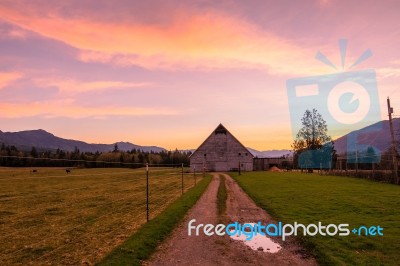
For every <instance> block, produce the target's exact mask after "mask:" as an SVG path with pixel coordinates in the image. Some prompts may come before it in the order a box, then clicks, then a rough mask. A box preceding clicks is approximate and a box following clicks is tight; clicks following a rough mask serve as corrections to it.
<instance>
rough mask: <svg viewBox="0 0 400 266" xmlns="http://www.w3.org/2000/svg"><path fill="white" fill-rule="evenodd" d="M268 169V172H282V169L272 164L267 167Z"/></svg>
mask: <svg viewBox="0 0 400 266" xmlns="http://www.w3.org/2000/svg"><path fill="white" fill-rule="evenodd" d="M268 171H270V172H282V169H279V168H278V167H276V166H272V167H271V168H269V170H268Z"/></svg>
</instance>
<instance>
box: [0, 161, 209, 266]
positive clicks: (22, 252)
mask: <svg viewBox="0 0 400 266" xmlns="http://www.w3.org/2000/svg"><path fill="white" fill-rule="evenodd" d="M180 171H181V170H180V169H178V168H175V169H171V168H169V169H166V168H164V169H154V168H153V169H150V214H151V215H150V218H153V217H155V216H156V215H157V214H159V213H160V212H161V211H162V210H164V209H165V208H166V207H167V206H168V205H169V204H170V203H171V202H173V201H174V200H176V199H177V198H178V197H179V196H180V195H181V172H180ZM200 178H201V176H200V175H198V176H197V179H198V180H199V179H200ZM184 185H185V190H187V189H188V188H190V187H192V186H193V185H194V178H193V174H188V173H185V174H184ZM145 189H146V174H145V171H144V169H136V170H132V169H74V170H72V173H70V174H66V173H65V170H64V169H57V168H41V169H38V172H37V173H31V172H30V169H23V168H0V229H1V232H2V233H1V235H0V261H2V263H3V264H6V265H9V264H24V265H25V264H35V265H44V264H53V265H59V264H63V265H77V264H92V263H95V262H97V261H99V260H100V259H101V258H102V257H104V256H105V255H106V254H107V253H109V252H110V251H111V250H112V249H113V248H114V247H116V246H117V245H118V244H120V243H122V242H123V241H124V240H126V239H127V238H128V237H129V236H130V235H131V234H132V233H134V232H135V231H136V230H137V229H138V227H140V226H141V225H142V224H144V223H145V221H146V190H145Z"/></svg>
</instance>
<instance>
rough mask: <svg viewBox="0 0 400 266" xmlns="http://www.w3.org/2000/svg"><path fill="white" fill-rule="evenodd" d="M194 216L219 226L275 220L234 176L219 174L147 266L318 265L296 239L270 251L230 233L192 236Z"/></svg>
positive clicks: (197, 219) (146, 263)
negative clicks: (222, 204)
mask: <svg viewBox="0 0 400 266" xmlns="http://www.w3.org/2000/svg"><path fill="white" fill-rule="evenodd" d="M220 175H224V176H225V185H226V188H227V193H228V198H227V209H226V215H224V216H223V217H219V216H218V210H217V192H218V187H219V183H220ZM192 219H196V222H195V223H194V225H198V224H200V223H202V224H208V223H210V224H214V225H216V224H218V223H219V222H220V221H221V220H222V221H224V223H229V222H235V221H238V222H240V223H246V222H258V221H261V222H263V223H266V222H268V223H270V222H275V221H273V220H272V219H271V217H270V216H269V215H268V214H267V213H266V212H265V211H264V210H263V209H261V208H259V207H257V205H256V204H255V203H254V201H253V200H251V199H250V197H249V196H248V195H247V194H246V193H245V192H244V191H243V190H242V189H241V188H240V187H239V185H238V184H237V183H236V182H235V181H234V180H233V179H232V178H231V177H230V176H228V175H226V174H219V173H215V174H213V179H212V181H211V183H210V184H209V186H208V187H207V189H206V191H205V192H204V193H203V195H202V196H201V198H200V199H199V200H198V202H197V203H196V204H195V206H194V207H193V208H192V209H191V210H190V211H189V212H188V214H187V215H186V217H185V218H184V220H183V222H182V223H180V224H179V226H178V227H177V228H176V229H175V230H174V231H173V233H172V234H171V236H170V237H169V238H168V239H167V240H166V241H164V243H162V244H161V245H160V246H159V247H158V248H157V251H156V252H155V253H154V254H153V256H152V257H151V258H150V259H149V260H148V261H146V262H144V263H143V265H316V262H315V260H314V259H313V258H310V257H307V256H305V254H306V252H305V251H304V250H303V249H302V248H301V247H300V245H298V243H296V241H295V240H294V239H288V240H287V241H285V242H282V241H280V242H279V241H278V243H279V244H280V245H281V246H282V250H281V251H279V252H277V253H266V252H262V251H255V250H252V249H251V248H250V247H248V246H246V245H244V244H243V243H241V242H239V241H235V240H233V239H231V238H230V237H229V236H227V235H225V236H216V235H213V236H206V235H204V234H203V232H202V231H200V235H199V236H195V235H192V236H188V222H189V221H190V220H192ZM192 232H193V231H192ZM274 241H276V240H275V239H274Z"/></svg>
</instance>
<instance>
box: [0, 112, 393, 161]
mask: <svg viewBox="0 0 400 266" xmlns="http://www.w3.org/2000/svg"><path fill="white" fill-rule="evenodd" d="M393 126H394V128H395V131H396V133H395V134H399V135H400V118H395V119H393ZM399 135H397V138H398V137H399ZM355 139H357V143H359V145H358V146H355V145H350V144H351V143H353V142H354V140H355ZM348 142H349V143H350V144H349V145H348ZM0 143H4V144H7V145H14V146H16V147H17V148H19V149H21V150H30V149H31V148H32V147H36V148H37V149H39V150H56V149H61V150H64V151H74V150H75V147H76V148H78V149H79V150H80V151H81V152H96V151H99V152H108V151H112V150H114V147H115V144H117V145H118V149H119V150H121V151H130V150H132V149H137V150H143V151H145V152H150V151H154V152H161V151H163V150H166V149H164V148H162V147H157V146H140V145H136V144H133V143H130V142H116V143H112V144H91V143H86V142H83V141H79V140H71V139H64V138H60V137H57V136H54V135H53V134H51V133H49V132H47V131H45V130H43V129H38V130H25V131H19V132H2V131H1V130H0ZM334 143H335V149H336V152H337V153H338V154H343V153H345V152H346V151H349V150H350V151H354V150H355V149H356V148H357V149H358V150H365V149H366V148H367V147H368V146H372V147H374V148H375V149H378V150H380V151H386V150H388V149H389V147H390V130H389V121H388V120H383V121H380V122H377V123H375V124H373V125H370V126H367V127H364V128H362V129H359V130H356V131H352V132H350V133H349V134H347V135H345V136H342V137H340V138H338V139H336V140H335V141H334ZM352 148H353V150H351V149H352ZM248 149H249V151H250V152H251V153H252V154H253V155H254V156H256V157H259V158H263V157H281V156H286V155H292V151H290V150H268V151H258V150H255V149H252V148H248Z"/></svg>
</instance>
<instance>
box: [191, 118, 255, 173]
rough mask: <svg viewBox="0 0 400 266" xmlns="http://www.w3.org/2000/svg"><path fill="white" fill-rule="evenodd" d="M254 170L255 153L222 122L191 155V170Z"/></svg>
mask: <svg viewBox="0 0 400 266" xmlns="http://www.w3.org/2000/svg"><path fill="white" fill-rule="evenodd" d="M239 167H240V170H241V171H253V155H252V154H251V153H250V151H249V150H248V149H247V148H246V147H245V146H243V144H242V143H240V141H239V140H237V139H236V138H235V137H234V136H233V135H232V134H231V133H230V132H229V131H228V130H227V129H226V128H225V127H224V126H223V125H222V124H219V126H218V127H217V128H216V129H215V130H214V131H213V132H212V133H211V135H210V136H209V137H208V138H207V139H206V140H205V141H204V142H203V143H202V144H201V145H200V147H198V148H197V150H196V151H195V152H194V153H193V154H192V155H191V156H190V168H191V171H194V170H196V171H198V172H201V171H203V169H205V171H216V172H217V171H218V172H227V171H235V170H236V171H237V170H238V169H239Z"/></svg>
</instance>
